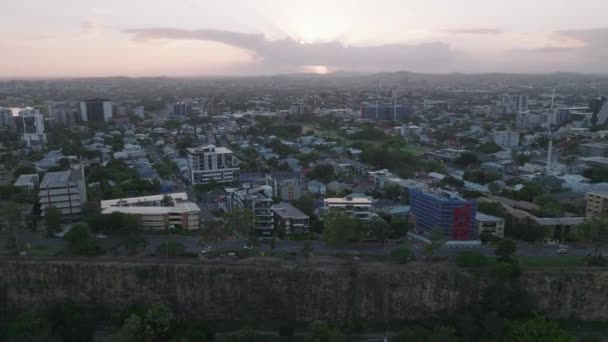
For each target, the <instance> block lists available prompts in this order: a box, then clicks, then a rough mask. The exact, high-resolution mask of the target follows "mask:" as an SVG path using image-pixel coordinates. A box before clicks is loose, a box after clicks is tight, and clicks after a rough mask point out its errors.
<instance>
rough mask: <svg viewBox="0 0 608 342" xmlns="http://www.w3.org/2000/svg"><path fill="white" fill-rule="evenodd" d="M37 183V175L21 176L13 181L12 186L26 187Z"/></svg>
mask: <svg viewBox="0 0 608 342" xmlns="http://www.w3.org/2000/svg"><path fill="white" fill-rule="evenodd" d="M36 181H38V174H35V173H34V174H31V175H21V176H19V178H17V180H16V181H15V184H13V185H14V186H27V185H30V184H32V183H35V182H36Z"/></svg>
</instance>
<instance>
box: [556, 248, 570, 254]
mask: <svg viewBox="0 0 608 342" xmlns="http://www.w3.org/2000/svg"><path fill="white" fill-rule="evenodd" d="M566 253H568V249H567V248H560V249H558V250H557V254H566Z"/></svg>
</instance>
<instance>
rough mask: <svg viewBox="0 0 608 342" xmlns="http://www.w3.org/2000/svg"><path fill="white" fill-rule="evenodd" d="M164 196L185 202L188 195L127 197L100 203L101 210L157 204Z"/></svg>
mask: <svg viewBox="0 0 608 342" xmlns="http://www.w3.org/2000/svg"><path fill="white" fill-rule="evenodd" d="M165 196H169V197H171V198H172V199H173V200H180V201H187V200H188V194H187V193H185V192H176V193H173V194H161V195H152V196H141V197H129V198H118V199H113V200H105V201H101V208H102V209H105V208H109V207H118V206H123V207H124V206H127V205H132V204H138V203H150V202H158V201H162V199H163V198H164V197H165Z"/></svg>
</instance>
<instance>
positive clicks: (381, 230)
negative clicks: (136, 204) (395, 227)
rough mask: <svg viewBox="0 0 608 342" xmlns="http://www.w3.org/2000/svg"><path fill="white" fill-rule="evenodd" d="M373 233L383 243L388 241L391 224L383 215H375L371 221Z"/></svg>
mask: <svg viewBox="0 0 608 342" xmlns="http://www.w3.org/2000/svg"><path fill="white" fill-rule="evenodd" d="M370 226H371V230H372V235H373V236H374V238H376V239H377V240H378V241H380V243H381V244H382V245H384V243H385V242H386V236H387V235H388V233H389V229H390V226H389V225H388V223H386V221H384V220H383V219H382V218H381V217H374V218H373V219H372V221H371V222H370Z"/></svg>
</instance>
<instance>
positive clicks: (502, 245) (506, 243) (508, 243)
mask: <svg viewBox="0 0 608 342" xmlns="http://www.w3.org/2000/svg"><path fill="white" fill-rule="evenodd" d="M516 250H517V244H516V243H515V241H513V240H509V239H503V240H501V241H500V242H499V243H498V246H497V247H496V249H495V250H494V254H496V256H497V257H498V260H500V261H506V262H508V261H511V260H512V259H511V258H512V257H513V255H514V254H515V251H516Z"/></svg>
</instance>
